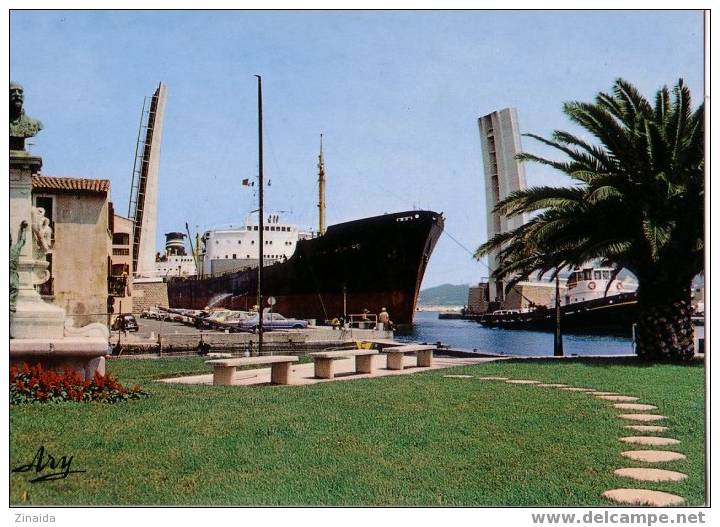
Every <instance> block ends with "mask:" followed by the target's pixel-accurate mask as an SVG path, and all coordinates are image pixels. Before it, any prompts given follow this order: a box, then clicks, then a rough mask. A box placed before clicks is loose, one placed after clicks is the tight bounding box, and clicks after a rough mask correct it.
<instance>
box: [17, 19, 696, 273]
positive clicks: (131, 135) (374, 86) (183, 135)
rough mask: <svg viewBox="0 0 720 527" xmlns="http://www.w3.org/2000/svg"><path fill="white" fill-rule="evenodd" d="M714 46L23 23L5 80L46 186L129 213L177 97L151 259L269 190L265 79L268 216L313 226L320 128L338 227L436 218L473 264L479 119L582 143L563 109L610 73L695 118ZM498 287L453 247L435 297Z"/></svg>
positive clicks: (409, 26) (605, 83) (608, 36)
mask: <svg viewBox="0 0 720 527" xmlns="http://www.w3.org/2000/svg"><path fill="white" fill-rule="evenodd" d="M702 31H703V29H702V13H701V12H699V11H684V12H678V11H625V12H613V11H575V12H573V11H545V12H543V11H451V12H441V11H422V12H417V11H401V12H392V11H382V12H372V11H350V12H338V11H335V12H331V11H284V12H283V11H281V12H277V11H276V12H262V11H252V12H243V11H240V12H223V11H213V12H200V11H189V12H172V11H163V12H153V11H142V12H133V11H122V12H117V11H115V12H113V11H103V12H92V11H90V12H87V11H86V12H82V11H51V12H42V11H35V12H29V11H15V12H13V13H12V15H11V25H10V32H11V34H10V43H11V50H10V58H11V64H10V66H11V67H10V72H11V78H12V79H13V80H16V81H18V82H20V83H22V84H23V85H24V87H25V98H26V110H27V112H28V114H29V115H31V116H33V117H37V118H39V119H41V120H42V121H43V123H44V126H45V129H44V130H43V131H42V132H41V134H40V135H39V136H37V137H35V138H34V139H33V140H32V142H33V143H34V145H33V146H31V147H30V148H31V150H32V151H33V152H34V153H36V154H39V155H41V156H42V157H43V162H44V166H43V173H45V174H47V175H56V176H77V177H89V178H108V179H110V180H111V182H112V200H113V201H114V203H115V208H116V210H117V211H118V212H119V213H121V214H125V213H127V208H128V197H129V192H130V183H131V174H132V165H133V155H134V151H135V140H136V137H137V129H138V124H139V117H140V110H141V106H142V102H143V98H144V96H146V95H150V94H152V92H153V90H154V89H155V87H156V86H157V83H158V82H159V81H163V82H165V83H166V84H167V86H168V102H167V107H166V118H165V127H164V138H163V144H162V156H161V164H160V199H159V211H158V215H159V220H158V234H159V236H158V245H162V243H163V240H164V237H163V236H162V234H163V233H165V232H169V231H173V230H181V229H184V225H185V222H186V221H187V222H188V223H189V224H190V225H191V228H194V226H196V225H197V226H199V228H200V229H204V228H209V227H212V226H216V225H222V224H229V223H240V222H242V221H244V219H245V217H246V214H247V212H248V211H250V210H252V209H254V208H256V198H255V197H254V196H253V194H252V192H251V191H250V190H249V189H248V188H247V187H242V186H241V184H240V182H241V180H242V179H243V178H251V177H255V176H256V175H257V124H256V111H257V102H256V81H255V78H254V77H253V75H254V74H261V75H263V84H264V101H265V106H264V112H265V115H264V117H265V174H266V178H269V179H270V180H271V186H270V187H269V189H268V192H267V193H266V207H267V208H268V209H270V210H275V211H288V212H286V213H283V217H284V218H285V219H287V220H288V221H292V222H294V223H298V224H301V225H305V226H313V227H314V226H316V224H317V212H316V211H317V208H316V199H317V188H316V180H317V173H316V163H317V153H318V143H319V134H320V132H323V133H324V134H325V155H326V171H327V180H328V182H327V194H326V196H327V219H328V223H329V224H332V223H337V222H340V221H344V220H350V219H356V218H360V217H364V216H371V215H376V214H382V213H384V212H395V211H401V210H407V209H412V208H415V207H417V208H429V209H432V210H436V211H442V212H444V213H445V216H446V218H447V220H446V231H447V232H448V233H449V234H450V235H451V236H452V237H454V238H455V239H457V240H458V241H459V242H460V243H462V244H463V245H464V246H466V247H467V248H469V249H471V250H473V249H474V248H475V247H477V246H478V245H479V244H480V243H482V242H484V241H485V239H486V229H485V205H484V204H485V196H484V185H483V172H482V162H481V150H480V142H479V133H478V129H477V118H478V117H479V116H481V115H485V114H487V113H489V112H491V111H494V110H497V109H500V108H505V107H508V106H513V107H515V108H517V111H518V118H519V122H520V128H521V131H522V132H524V133H525V132H532V133H537V134H540V135H543V136H547V135H549V134H550V133H551V132H552V130H554V129H572V127H571V126H570V125H569V123H568V121H567V120H566V119H565V117H564V116H563V114H562V112H561V106H562V103H563V102H564V101H569V100H581V101H590V100H591V99H592V98H593V96H594V95H595V94H597V92H599V91H607V90H609V89H610V87H611V85H612V82H613V80H614V79H616V78H617V77H623V78H625V79H627V80H629V81H630V82H632V83H633V84H635V85H636V86H637V87H638V88H639V89H640V90H641V91H642V92H643V93H644V94H646V96H647V97H654V94H655V91H656V90H657V89H658V88H659V87H661V86H662V85H664V84H668V85H671V84H673V83H674V82H676V81H677V79H678V78H679V77H683V78H684V79H685V81H686V83H687V84H688V85H689V87H690V89H691V92H692V93H693V95H694V97H695V101H696V104H697V102H699V100H700V98H701V93H702V86H703V84H702V81H703V77H702V75H703V55H702V52H703V33H702ZM523 147H524V149H525V150H526V151H529V152H533V153H540V154H551V152H548V151H547V150H545V149H544V148H541V147H540V146H539V145H538V144H537V143H535V142H534V141H532V140H531V139H528V138H524V139H523ZM526 173H527V179H528V184H530V185H533V184H564V183H567V180H566V179H565V178H564V177H563V176H561V175H558V174H555V173H553V172H552V171H551V170H549V169H547V168H544V167H540V166H537V165H527V166H526ZM486 275H487V270H486V268H485V266H484V265H483V264H481V263H478V262H476V261H474V260H473V259H472V258H471V256H470V255H469V254H468V253H467V252H466V251H465V250H464V249H462V248H461V247H460V246H459V245H458V244H456V243H455V242H454V241H453V240H452V239H451V238H450V237H448V236H443V237H442V238H441V240H440V242H439V243H438V245H437V247H436V250H435V253H434V255H433V257H432V258H431V260H430V265H429V267H428V271H427V274H426V277H425V281H424V286H425V287H428V286H433V285H438V284H442V283H446V282H450V283H474V282H477V281H478V280H479V279H480V278H481V277H482V276H486Z"/></svg>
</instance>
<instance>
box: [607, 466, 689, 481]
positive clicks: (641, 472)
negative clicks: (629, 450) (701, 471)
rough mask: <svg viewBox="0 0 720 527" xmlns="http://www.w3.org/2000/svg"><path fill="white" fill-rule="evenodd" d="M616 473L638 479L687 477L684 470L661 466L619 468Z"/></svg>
mask: <svg viewBox="0 0 720 527" xmlns="http://www.w3.org/2000/svg"><path fill="white" fill-rule="evenodd" d="M615 475H617V476H623V477H625V478H630V479H634V480H637V481H682V480H683V479H685V478H687V475H685V474H683V473H682V472H675V471H674V470H663V469H661V468H619V469H617V470H616V471H615Z"/></svg>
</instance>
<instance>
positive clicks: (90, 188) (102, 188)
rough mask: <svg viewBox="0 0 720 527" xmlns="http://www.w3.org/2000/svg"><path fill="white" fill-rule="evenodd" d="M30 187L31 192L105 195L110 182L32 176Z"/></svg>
mask: <svg viewBox="0 0 720 527" xmlns="http://www.w3.org/2000/svg"><path fill="white" fill-rule="evenodd" d="M32 186H33V190H55V191H58V190H61V191H65V192H68V191H69V192H73V191H75V192H97V193H101V194H107V193H108V192H109V191H110V180H109V179H83V178H76V177H53V176H33V177H32Z"/></svg>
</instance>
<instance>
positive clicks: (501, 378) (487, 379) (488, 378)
mask: <svg viewBox="0 0 720 527" xmlns="http://www.w3.org/2000/svg"><path fill="white" fill-rule="evenodd" d="M478 379H480V380H481V381H507V380H508V378H507V377H478Z"/></svg>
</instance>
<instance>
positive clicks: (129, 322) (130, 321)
mask: <svg viewBox="0 0 720 527" xmlns="http://www.w3.org/2000/svg"><path fill="white" fill-rule="evenodd" d="M112 329H113V330H114V331H137V330H138V329H140V327H139V326H138V323H137V320H135V317H134V316H133V315H130V314H125V315H118V316H117V317H116V318H115V321H114V322H113V324H112Z"/></svg>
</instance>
